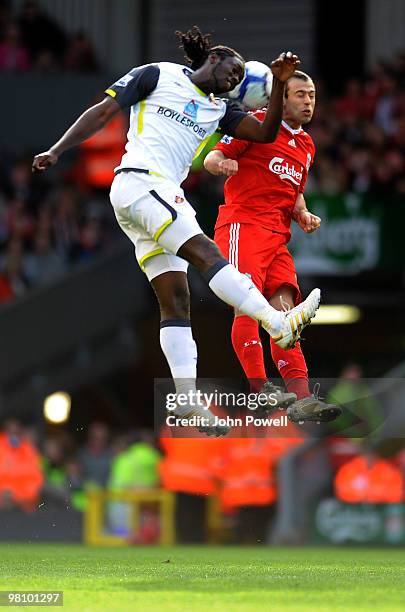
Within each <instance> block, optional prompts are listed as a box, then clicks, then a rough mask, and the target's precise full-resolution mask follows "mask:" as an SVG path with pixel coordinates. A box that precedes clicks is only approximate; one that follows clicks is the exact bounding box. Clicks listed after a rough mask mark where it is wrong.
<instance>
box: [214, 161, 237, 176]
mask: <svg viewBox="0 0 405 612" xmlns="http://www.w3.org/2000/svg"><path fill="white" fill-rule="evenodd" d="M218 169H219V170H220V171H221V174H224V175H225V176H235V174H236V173H237V172H238V169H239V165H238V162H237V161H236V159H223V160H222V161H220V162H219V164H218Z"/></svg>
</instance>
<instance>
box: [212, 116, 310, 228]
mask: <svg viewBox="0 0 405 612" xmlns="http://www.w3.org/2000/svg"><path fill="white" fill-rule="evenodd" d="M254 114H255V116H256V117H257V118H258V119H260V120H261V121H262V120H263V118H264V115H265V112H264V111H256V112H255V113H254ZM214 150H219V151H222V152H223V153H224V155H225V156H226V157H228V158H229V159H236V160H238V164H239V170H238V173H237V174H236V175H235V176H231V177H229V178H228V179H227V180H226V182H225V187H224V195H225V204H224V205H222V206H220V207H219V214H218V219H217V223H216V226H215V227H216V228H218V227H221V226H222V225H225V224H228V223H259V224H260V225H262V226H263V227H266V228H268V229H270V230H272V231H275V232H280V233H283V234H287V235H288V237H290V225H291V215H292V211H293V209H294V205H295V201H296V199H297V196H298V193H303V192H304V188H305V183H306V180H307V177H308V170H309V168H310V166H311V165H312V163H313V160H314V155H315V145H314V142H313V140H312V138H311V136H310V135H309V134H307V133H306V132H305V131H304V130H303V129H300V130H293V129H291V128H290V127H289V126H288V125H287V124H286V123H285V122H284V121H283V122H282V125H281V126H280V129H279V132H278V135H277V138H276V140H275V141H274V142H272V143H267V144H263V143H255V142H248V141H247V140H238V139H236V138H231V137H229V136H224V138H223V139H222V140H221V141H220V142H219V143H218V144H217V145H216V146H215V147H214Z"/></svg>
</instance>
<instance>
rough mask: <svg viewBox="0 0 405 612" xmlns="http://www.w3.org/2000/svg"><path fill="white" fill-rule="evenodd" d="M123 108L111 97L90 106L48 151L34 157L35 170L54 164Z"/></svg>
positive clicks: (39, 170) (40, 170)
mask: <svg viewBox="0 0 405 612" xmlns="http://www.w3.org/2000/svg"><path fill="white" fill-rule="evenodd" d="M120 110H121V107H120V106H119V104H117V102H116V101H115V100H114V99H113V98H111V97H109V96H108V97H105V98H104V100H103V101H102V102H99V104H95V105H94V106H91V107H90V108H88V109H87V110H86V111H85V112H84V113H83V114H82V115H80V117H79V118H78V119H77V121H75V123H74V124H73V125H71V126H70V128H69V129H68V130H67V131H66V132H65V133H64V134H63V136H62V138H60V139H59V140H58V142H56V143H55V144H54V145H53V146H52V147H51V148H50V149H49V150H48V151H45V152H44V153H39V154H38V155H36V156H35V157H34V161H33V164H32V171H33V172H42V171H43V170H46V169H47V168H49V167H50V166H54V165H55V164H56V162H57V161H58V158H59V156H60V155H61V153H63V152H64V151H67V150H68V149H71V148H72V147H75V146H76V145H78V144H80V143H81V142H83V141H84V140H87V138H90V136H92V135H93V134H95V133H96V132H98V131H99V130H101V128H103V127H104V126H105V125H106V124H107V123H108V122H109V121H110V119H112V118H113V117H114V115H116V114H117V113H118V112H119V111H120Z"/></svg>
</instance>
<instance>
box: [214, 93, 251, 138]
mask: <svg viewBox="0 0 405 612" xmlns="http://www.w3.org/2000/svg"><path fill="white" fill-rule="evenodd" d="M225 104H226V111H225V115H224V116H223V117H222V119H221V121H220V122H219V126H218V127H219V129H220V131H221V132H222V133H223V134H227V135H228V136H234V135H235V130H236V128H237V127H238V125H239V123H240V122H241V121H242V119H244V118H245V117H246V114H247V113H246V112H245V111H243V110H241V109H240V107H239V106H238V105H237V104H235V102H231V101H230V100H225Z"/></svg>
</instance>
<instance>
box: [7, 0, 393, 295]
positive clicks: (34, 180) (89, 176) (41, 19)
mask: <svg viewBox="0 0 405 612" xmlns="http://www.w3.org/2000/svg"><path fill="white" fill-rule="evenodd" d="M0 39H1V43H0V71H13V72H23V71H28V70H39V71H44V70H45V71H47V70H53V71H65V70H77V71H88V70H95V69H97V67H98V64H97V61H96V59H95V57H94V52H93V50H92V48H91V43H90V42H89V41H88V40H87V38H86V35H85V34H83V33H78V34H77V35H76V36H74V37H73V38H71V39H69V37H68V36H67V34H66V33H65V32H63V30H62V28H61V27H60V25H59V24H58V23H56V22H55V21H54V20H53V19H52V18H51V17H50V16H49V15H47V14H46V13H45V12H44V11H43V9H41V6H40V4H39V3H38V2H37V1H36V0H27V1H26V2H25V3H24V4H23V6H22V9H21V12H20V13H19V14H18V15H13V14H12V12H11V10H10V6H9V3H8V2H7V1H5V0H3V1H0ZM304 68H305V66H304ZM117 76H119V75H117ZM331 78H333V75H331ZM316 85H317V89H318V105H317V108H316V111H315V115H314V119H313V121H312V123H311V124H310V125H309V127H308V130H309V132H310V133H311V135H312V137H313V139H314V141H315V143H316V147H317V154H316V158H315V163H314V166H313V169H312V171H311V173H310V177H309V180H308V183H307V193H317V194H339V193H342V192H355V193H359V194H366V195H369V196H372V197H374V198H389V197H392V196H393V195H395V194H396V195H402V196H403V195H405V178H404V177H405V172H404V171H405V167H404V165H405V87H404V85H405V53H398V55H397V56H395V57H393V58H392V60H391V61H389V62H382V61H381V62H380V63H379V64H377V65H376V66H375V67H374V69H373V70H372V71H371V73H370V74H369V75H367V76H366V77H364V78H363V79H359V78H352V79H349V80H348V81H347V85H346V90H345V91H344V92H342V93H341V95H338V96H337V97H331V96H330V95H329V94H328V82H327V81H326V82H324V83H322V82H318V81H317V82H316ZM90 103H91V101H89V104H90ZM55 112H57V110H55ZM126 129H127V122H126V118H125V116H124V115H123V114H122V115H120V116H118V117H116V118H115V119H114V120H113V121H112V122H111V123H110V124H109V125H108V126H107V127H106V128H105V129H104V130H103V131H102V132H100V133H99V134H97V135H95V136H94V137H93V138H91V139H89V140H88V141H87V142H86V143H85V144H84V145H82V146H81V147H80V148H79V149H78V150H76V151H75V152H73V153H72V154H71V155H68V156H66V157H65V156H64V159H63V160H62V163H60V165H58V166H57V167H56V168H55V169H53V170H52V171H51V172H48V173H46V174H45V175H42V176H33V175H32V174H31V169H30V166H31V162H32V156H33V154H34V153H37V152H38V151H35V152H34V151H30V152H26V153H25V154H21V152H19V153H16V152H15V151H13V150H12V148H10V146H8V147H7V148H5V147H4V146H3V147H2V150H1V153H2V155H1V158H0V159H1V161H0V303H1V302H6V301H9V300H10V299H13V298H14V297H18V296H20V295H23V294H24V293H25V292H26V291H27V289H29V288H31V287H36V286H40V285H43V284H44V283H49V282H53V281H54V280H55V279H57V278H60V277H61V275H63V274H64V273H65V272H66V271H67V270H69V269H70V268H71V267H72V265H75V264H77V263H81V262H84V261H89V260H90V259H91V258H93V257H94V256H95V255H98V254H100V253H105V252H108V250H109V249H110V248H112V247H113V246H114V244H116V242H117V241H118V240H122V241H123V240H125V237H124V236H123V235H121V233H120V232H119V231H118V227H117V226H116V224H115V219H114V217H113V214H112V210H111V207H110V205H109V202H108V189H109V185H110V183H111V181H112V178H113V168H114V167H115V166H116V165H117V164H118V163H119V161H120V158H121V155H122V153H123V151H124V145H125V141H126V136H125V135H126ZM50 144H51V143H50ZM201 165H202V163H201V159H199V160H197V162H196V163H195V164H194V171H193V172H191V173H190V175H189V177H188V179H187V180H186V182H185V185H184V186H185V189H186V192H187V193H188V194H189V197H190V200H191V202H192V203H193V205H194V206H195V207H196V208H197V211H198V212H199V213H200V220H201V222H202V225H203V227H204V229H205V230H206V231H208V232H209V231H210V229H211V230H212V224H213V221H214V219H215V214H216V208H217V205H218V204H219V203H221V201H222V198H223V182H224V181H223V179H222V177H213V176H211V175H208V174H207V173H206V172H205V171H201V172H200V169H201ZM385 203H386V202H385V200H381V206H384V204H385Z"/></svg>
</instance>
